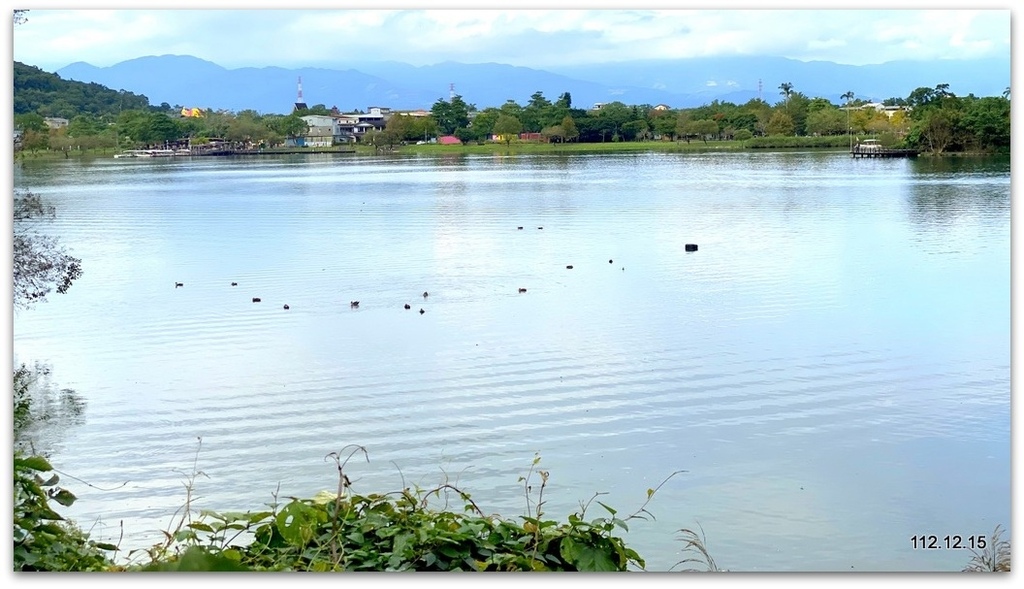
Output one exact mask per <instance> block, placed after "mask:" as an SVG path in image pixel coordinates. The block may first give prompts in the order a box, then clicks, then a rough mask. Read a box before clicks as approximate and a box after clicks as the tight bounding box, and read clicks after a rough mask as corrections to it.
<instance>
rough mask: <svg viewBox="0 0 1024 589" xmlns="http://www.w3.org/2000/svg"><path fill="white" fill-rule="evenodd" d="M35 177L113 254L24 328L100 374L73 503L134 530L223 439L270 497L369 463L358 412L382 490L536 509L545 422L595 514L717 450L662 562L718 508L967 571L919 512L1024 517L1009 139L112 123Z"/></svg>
mask: <svg viewBox="0 0 1024 589" xmlns="http://www.w3.org/2000/svg"><path fill="white" fill-rule="evenodd" d="M14 186H15V188H22V189H26V190H31V191H32V192H35V193H38V194H40V195H42V196H43V197H44V198H45V199H46V200H47V201H49V202H50V203H52V204H53V205H55V207H56V212H57V217H56V219H55V220H54V221H52V222H49V223H45V224H43V225H40V227H39V229H40V230H41V231H45V232H47V233H53V234H55V235H59V236H60V238H61V240H62V243H63V244H64V245H66V246H67V248H68V249H69V251H70V252H71V253H72V254H73V255H75V256H77V257H79V258H81V259H82V261H83V268H84V275H83V276H82V278H81V279H80V280H79V281H77V282H75V284H74V285H73V286H72V288H71V289H70V290H69V291H68V293H67V294H65V295H56V294H53V295H51V296H50V297H49V300H48V301H47V302H45V303H42V304H38V305H36V306H35V307H34V308H32V309H29V310H26V311H18V312H17V313H16V314H15V315H14V318H13V320H14V341H13V348H14V354H15V360H16V362H18V363H21V362H26V363H32V362H34V361H37V360H38V361H42V362H47V363H49V364H50V365H51V367H52V369H53V374H52V380H53V382H54V383H55V385H56V386H59V387H60V388H71V389H74V390H75V391H76V392H77V393H78V395H80V396H81V397H82V398H83V399H84V400H85V402H86V404H87V405H86V409H85V412H84V414H83V416H82V419H81V422H80V423H79V424H77V425H75V426H73V427H69V428H67V429H66V430H65V431H62V432H60V436H58V438H57V439H55V440H54V441H53V443H52V444H53V446H52V447H53V456H52V462H53V464H54V466H55V468H57V469H58V470H60V471H61V472H62V473H66V475H68V476H65V477H64V479H63V480H64V481H65V482H66V483H67V485H68V487H69V488H70V489H71V490H72V491H73V492H74V493H75V494H77V495H78V497H79V501H78V502H77V503H75V504H74V505H73V506H72V507H71V508H69V509H67V510H65V511H64V512H63V513H66V514H67V515H69V516H70V517H72V518H73V519H74V520H75V521H76V522H77V523H79V525H80V526H81V527H82V528H84V529H86V530H88V531H90V532H91V533H92V535H93V537H94V538H98V539H111V540H113V541H116V540H117V539H118V537H119V536H120V535H121V533H122V531H121V526H122V522H123V527H124V539H123V540H122V541H121V545H122V547H123V548H125V549H137V548H143V547H147V546H149V545H151V544H154V543H156V542H159V541H160V539H161V537H162V533H161V530H163V529H167V528H169V527H170V525H171V522H172V520H173V519H174V515H175V513H176V512H177V511H178V510H179V509H180V508H181V507H182V506H183V505H184V503H185V498H186V494H185V482H186V480H187V477H188V475H189V474H190V473H192V472H193V471H194V470H198V471H201V472H202V473H203V475H205V476H202V475H201V476H198V477H196V481H195V496H194V497H193V508H195V509H196V510H198V509H214V510H222V511H244V510H260V509H262V508H263V507H264V506H265V505H266V504H269V503H272V502H273V501H274V496H275V494H276V495H277V496H278V497H279V498H282V500H283V498H286V497H289V496H299V497H312V496H313V495H314V494H316V493H317V492H318V491H320V490H325V489H326V490H335V489H336V487H337V479H336V474H337V470H336V467H335V465H334V463H333V462H332V461H330V460H325V457H326V456H327V455H328V454H329V453H331V452H338V451H341V450H342V449H343V448H345V447H346V446H347V445H350V444H358V445H362V446H364V447H365V448H366V450H367V452H368V457H369V461H368V462H367V461H366V460H365V459H363V458H361V457H359V458H358V459H357V460H353V461H351V462H350V463H349V465H348V466H347V469H346V473H348V475H349V476H350V478H351V479H352V481H353V489H354V490H355V491H356V492H360V493H372V492H388V491H394V490H398V489H401V488H402V487H403V486H413V485H419V486H421V487H423V488H432V487H434V486H436V485H438V484H440V483H442V482H444V481H449V482H452V483H455V484H457V486H459V487H460V488H462V489H463V490H465V491H467V492H469V493H470V494H471V495H472V497H473V500H474V501H475V502H476V503H477V504H478V505H479V506H480V507H481V509H483V510H484V511H485V512H487V513H500V514H502V515H504V516H507V517H515V516H518V515H523V514H525V511H526V497H525V492H524V487H523V483H522V482H520V480H519V477H522V476H525V475H526V474H527V473H528V471H529V470H530V467H531V463H532V462H533V460H534V458H535V456H539V457H540V463H539V464H538V468H543V469H545V470H547V471H549V472H550V480H549V483H548V486H547V488H546V489H545V491H544V500H545V502H546V503H545V506H544V507H545V513H546V515H547V516H548V517H550V518H552V519H558V520H560V521H565V517H566V516H567V515H568V514H569V513H571V512H572V511H574V510H575V509H578V507H579V504H580V502H586V501H588V500H589V499H590V498H591V497H593V496H594V494H595V493H602V494H603V495H602V496H600V497H599V499H600V500H601V501H603V502H604V503H606V504H608V505H610V506H612V507H614V508H616V509H618V510H619V515H620V516H622V515H625V514H629V513H633V512H634V511H636V510H637V509H639V508H640V507H641V506H642V505H643V503H644V501H645V500H646V498H647V490H648V489H651V488H655V487H657V486H658V485H659V484H661V483H662V482H663V481H664V480H665V479H666V478H667V477H669V475H671V474H672V473H673V472H674V471H677V470H683V471H685V472H683V473H680V474H678V475H676V476H674V477H671V479H670V480H668V482H666V483H665V484H664V486H662V487H661V488H660V489H659V490H658V491H657V493H656V494H655V495H654V498H653V499H652V500H651V502H650V504H648V505H647V506H646V509H647V510H648V511H649V512H650V513H652V514H653V515H654V517H655V518H656V519H655V520H653V521H634V522H631V523H632V525H631V526H630V531H629V533H628V534H625V538H626V539H627V543H628V544H629V545H630V546H631V547H633V548H634V549H636V550H637V551H638V552H639V553H640V555H641V556H643V557H644V558H645V559H646V560H647V569H648V570H652V571H665V570H668V569H670V568H671V567H673V565H675V564H676V563H677V562H679V561H680V560H682V559H683V558H686V557H687V554H684V553H682V552H681V548H682V546H683V544H682V542H681V540H680V539H679V538H680V535H679V533H678V530H679V529H680V528H694V529H696V528H697V526H698V525H699V526H701V527H702V528H703V530H704V532H705V534H706V541H707V545H708V549H709V551H710V553H711V555H712V556H713V557H714V558H715V560H716V561H717V563H718V566H719V567H720V568H724V569H729V570H732V571H958V570H960V569H961V568H962V567H963V566H965V565H966V564H967V563H968V561H969V559H970V556H971V554H970V553H969V552H968V551H966V550H946V549H937V550H924V549H920V548H917V549H915V548H914V546H913V544H912V541H911V538H912V537H914V536H919V535H937V536H939V537H942V536H945V535H962V536H964V537H967V536H970V535H980V534H990V533H992V531H993V529H994V528H995V527H996V525H999V524H1001V525H1002V526H1003V527H1004V528H1006V529H1007V532H1009V531H1010V529H1009V528H1010V523H1011V520H1010V513H1011V510H1010V506H1011V497H1010V364H1011V362H1010V334H1011V325H1010V160H1009V158H1008V157H1006V158H986V159H966V158H965V159H935V158H918V159H870V160H859V159H858V160H854V159H852V158H850V157H849V155H848V154H845V153H834V152H833V153H826V152H794V153H748V152H744V153H707V154H659V153H642V154H622V155H608V154H602V155H552V156H518V157H510V156H500V155H495V156H472V157H462V156H440V157H423V156H419V157H398V156H392V157H361V156H354V155H352V156H330V155H327V156H281V157H264V158H260V157H251V158H234V159H219V158H191V159H188V158H185V159H172V158H166V159H164V158H158V159H151V160H146V159H142V160H124V159H118V160H115V159H113V158H109V159H96V160H89V161H76V160H65V161H55V162H33V161H26V162H24V163H23V164H15V167H14ZM520 227H521V229H520ZM688 243H692V244H697V245H698V250H697V251H693V252H687V251H686V250H685V245H686V244H688ZM570 265H571V266H572V269H569V268H568V266H570ZM176 282H181V283H182V284H183V286H182V287H180V288H176V287H175V283H176ZM232 282H236V283H237V286H232V285H231V283H232ZM521 288H525V289H526V292H520V291H519V289H521ZM425 291H426V292H427V293H429V294H428V296H426V297H424V296H423V293H424V292H425ZM253 297H258V298H260V299H261V302H259V303H254V302H252V299H253ZM352 301H359V306H358V308H353V307H351V305H350V303H351V302H352ZM285 304H287V305H288V306H289V309H288V310H285V309H284V308H283V306H284V305H285ZM405 304H409V305H410V307H411V308H410V309H409V310H406V309H405V308H404V305H405ZM421 308H422V309H423V311H424V312H423V313H422V314H421V313H420V312H419V310H420V309H421ZM200 438H201V444H200V442H199V440H200ZM72 476H73V477H75V478H76V479H81V481H83V482H79V481H77V480H75V479H71V478H70V477H72ZM536 480H537V479H536V474H535V475H534V479H533V482H534V484H536ZM86 483H87V484H86ZM534 499H536V497H534ZM594 508H595V509H599V508H597V507H596V506H594ZM599 515H602V513H599V512H597V511H590V512H588V516H593V517H597V516H599ZM1007 537H1008V534H1007ZM678 568H679V567H677V569H678ZM684 568H685V567H684Z"/></svg>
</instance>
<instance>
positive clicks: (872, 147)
mask: <svg viewBox="0 0 1024 589" xmlns="http://www.w3.org/2000/svg"><path fill="white" fill-rule="evenodd" d="M850 156H851V157H917V150H916V149H890V148H887V147H882V146H881V145H877V144H861V143H858V144H857V145H854V146H853V148H852V149H851V150H850Z"/></svg>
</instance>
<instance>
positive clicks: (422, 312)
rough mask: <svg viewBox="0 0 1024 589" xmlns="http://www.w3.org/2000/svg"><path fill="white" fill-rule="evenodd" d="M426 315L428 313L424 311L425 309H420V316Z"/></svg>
mask: <svg viewBox="0 0 1024 589" xmlns="http://www.w3.org/2000/svg"><path fill="white" fill-rule="evenodd" d="M424 313H426V311H424V310H423V307H420V315H422V314H424Z"/></svg>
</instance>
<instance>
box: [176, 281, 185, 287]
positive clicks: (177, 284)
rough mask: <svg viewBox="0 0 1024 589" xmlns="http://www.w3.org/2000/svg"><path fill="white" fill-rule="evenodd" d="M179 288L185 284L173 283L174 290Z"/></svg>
mask: <svg viewBox="0 0 1024 589" xmlns="http://www.w3.org/2000/svg"><path fill="white" fill-rule="evenodd" d="M179 286H185V283H184V282H175V283H174V288H178V287H179Z"/></svg>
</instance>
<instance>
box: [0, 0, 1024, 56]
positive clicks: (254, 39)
mask: <svg viewBox="0 0 1024 589" xmlns="http://www.w3.org/2000/svg"><path fill="white" fill-rule="evenodd" d="M13 48H14V59H15V60H18V61H21V62H24V63H28V64H31V65H37V66H39V67H43V68H44V69H47V68H51V69H57V68H60V67H63V66H65V65H67V64H69V63H72V62H75V61H87V62H89V63H92V64H93V65H97V66H109V65H113V64H114V63H117V62H120V61H124V60H127V59H133V58H136V57H141V56H145V55H162V54H166V53H177V54H189V55H194V56H196V57H200V58H202V59H207V60H209V61H213V62H215V63H218V64H220V65H222V66H224V67H229V68H233V67H245V66H257V67H263V66H268V65H273V66H281V67H302V66H308V65H323V64H328V63H335V64H336V63H346V62H347V63H352V62H356V61H362V60H397V61H406V62H409V63H413V64H416V65H426V64H431V63H438V62H441V61H445V60H453V61H463V62H476V63H482V62H501V63H509V64H511V65H522V66H532V67H551V66H556V65H562V64H564V65H568V64H578V63H600V62H605V61H624V60H630V59H658V58H686V57H700V56H710V55H772V56H780V57H789V58H794V59H802V60H827V61H835V62H839V63H851V64H864V63H881V62H884V61H893V60H897V59H950V58H963V57H981V56H991V55H1005V56H1009V53H1010V13H1009V11H1008V10H994V11H993V10H987V11H979V10H948V9H947V10H927V11H921V10H882V11H877V10H842V11H836V10H724V11H723V10H667V9H661V10H577V9H574V10H536V9H531V10H479V9H459V10H434V9H428V10H368V9H365V8H363V9H356V10H161V11H150V10H72V11H69V10H50V9H39V10H36V9H30V12H29V22H28V23H26V24H24V25H20V26H18V27H17V28H16V31H15V35H14V43H13Z"/></svg>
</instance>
